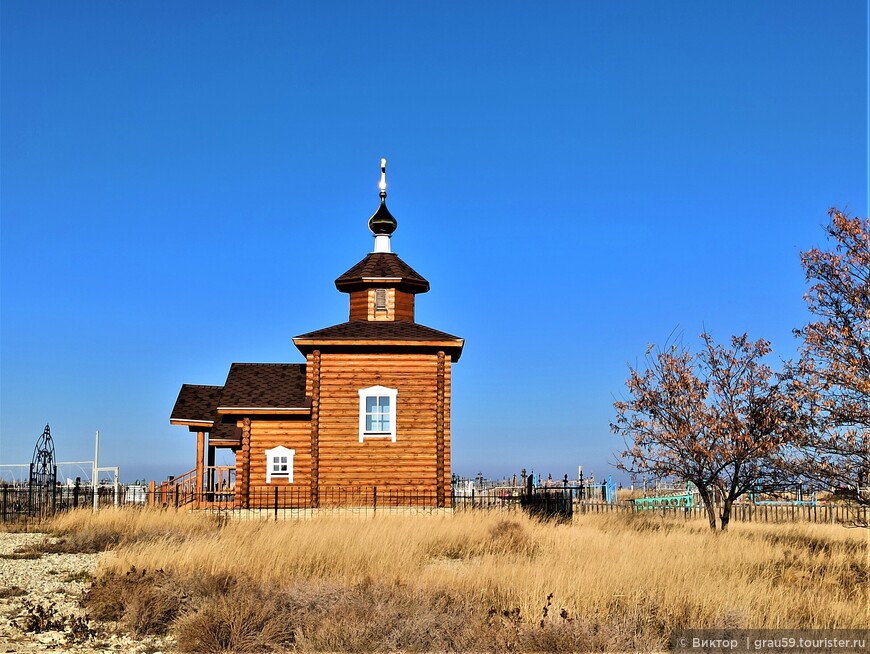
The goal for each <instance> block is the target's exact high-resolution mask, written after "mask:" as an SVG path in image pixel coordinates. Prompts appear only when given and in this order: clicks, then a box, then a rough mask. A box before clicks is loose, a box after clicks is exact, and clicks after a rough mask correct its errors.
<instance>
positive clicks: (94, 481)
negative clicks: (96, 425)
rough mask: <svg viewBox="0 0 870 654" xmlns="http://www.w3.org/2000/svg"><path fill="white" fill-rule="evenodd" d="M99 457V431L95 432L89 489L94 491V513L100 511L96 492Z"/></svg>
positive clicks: (98, 497)
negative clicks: (95, 440)
mask: <svg viewBox="0 0 870 654" xmlns="http://www.w3.org/2000/svg"><path fill="white" fill-rule="evenodd" d="M99 456H100V432H99V430H97V442H96V444H95V445H94V470H93V473H92V474H91V488H92V489H93V491H94V512H96V511H99V510H100V496H99V493H98V492H97V485H98V482H99V476H100V468H99V466H100V463H99Z"/></svg>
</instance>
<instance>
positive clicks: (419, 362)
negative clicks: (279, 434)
mask: <svg viewBox="0 0 870 654" xmlns="http://www.w3.org/2000/svg"><path fill="white" fill-rule="evenodd" d="M443 369H444V381H443V384H444V397H445V398H449V396H450V357H446V363H445V364H444V366H443ZM378 385H379V386H385V387H387V388H395V389H397V390H398V396H397V398H396V442H395V443H393V442H392V441H391V440H390V439H389V438H370V437H367V438H366V439H365V440H364V442H362V443H360V442H359V417H360V398H359V393H358V391H359V390H360V389H363V388H368V387H370V386H378ZM320 391H321V392H320V411H319V418H320V429H319V455H320V461H319V481H320V486H321V487H334V486H358V485H363V486H378V487H379V488H381V487H387V486H392V487H403V488H411V487H413V488H417V489H420V490H424V491H430V492H432V493H435V492H436V491H437V490H438V487H439V484H438V481H439V480H438V476H439V475H438V474H437V472H436V471H438V465H437V463H438V447H437V437H438V435H439V434H441V435H442V436H443V442H444V445H443V447H444V450H443V452H444V454H443V457H444V459H443V461H444V463H445V464H446V465H443V467H442V468H441V471H440V472H441V475H440V476H441V479H440V483H441V488H442V490H443V489H444V488H449V484H450V465H449V461H450V458H449V457H450V445H449V444H450V424H449V402H447V401H445V403H444V409H443V411H442V412H440V413H441V416H442V422H443V426H442V428H441V429H439V428H438V418H439V411H438V410H437V400H438V396H439V393H438V356H437V354H435V353H433V354H400V353H380V354H338V353H323V354H322V355H321V361H320Z"/></svg>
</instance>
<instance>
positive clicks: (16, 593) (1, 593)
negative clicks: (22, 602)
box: [0, 586, 27, 599]
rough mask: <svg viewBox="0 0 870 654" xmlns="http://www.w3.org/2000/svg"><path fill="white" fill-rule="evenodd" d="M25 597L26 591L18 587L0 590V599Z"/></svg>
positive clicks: (7, 587)
mask: <svg viewBox="0 0 870 654" xmlns="http://www.w3.org/2000/svg"><path fill="white" fill-rule="evenodd" d="M22 595H27V591H26V590H24V589H23V588H19V587H18V586H6V587H4V588H0V599H8V598H10V597H21V596H22Z"/></svg>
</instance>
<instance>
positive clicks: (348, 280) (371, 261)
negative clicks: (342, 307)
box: [335, 252, 429, 293]
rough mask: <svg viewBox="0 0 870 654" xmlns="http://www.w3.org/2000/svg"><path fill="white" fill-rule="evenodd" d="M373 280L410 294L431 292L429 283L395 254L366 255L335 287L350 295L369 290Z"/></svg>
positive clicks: (336, 281)
mask: <svg viewBox="0 0 870 654" xmlns="http://www.w3.org/2000/svg"><path fill="white" fill-rule="evenodd" d="M373 280H385V282H384V283H386V284H387V285H389V286H391V287H395V288H399V289H401V290H403V291H407V292H409V293H425V292H427V291H428V290H429V282H428V281H426V279H425V278H423V277H422V276H421V275H420V273H418V272H417V271H416V270H414V269H413V268H411V266H409V265H408V264H407V263H405V262H404V261H402V260H401V259H400V258H399V256H398V255H397V254H395V253H393V252H372V253H370V254H368V255H366V258H365V259H363V260H362V261H360V262H359V263H358V264H356V265H355V266H354V267H353V268H351V269H350V270H348V271H347V272H346V273H344V274H343V275H342V276H341V277H339V278H338V279H336V280H335V287H336V288H337V289H338V290H339V291H343V292H344V293H350V292H352V291H358V290H362V289H363V288H368V287H369V286H371V285H372V283H371V282H372V281H373ZM386 280H389V282H386Z"/></svg>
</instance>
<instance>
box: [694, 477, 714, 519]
mask: <svg viewBox="0 0 870 654" xmlns="http://www.w3.org/2000/svg"><path fill="white" fill-rule="evenodd" d="M695 485H696V486H697V487H698V494H699V495H700V496H701V501H702V502H703V503H704V510H705V511H706V512H707V520H708V521H709V523H710V529H712V530H713V531H716V508H715V507H714V506H713V496H712V495H711V494H710V493H709V492H707V490H706V489H705V488H703V487H702V486H700V485H698V484H695Z"/></svg>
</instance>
